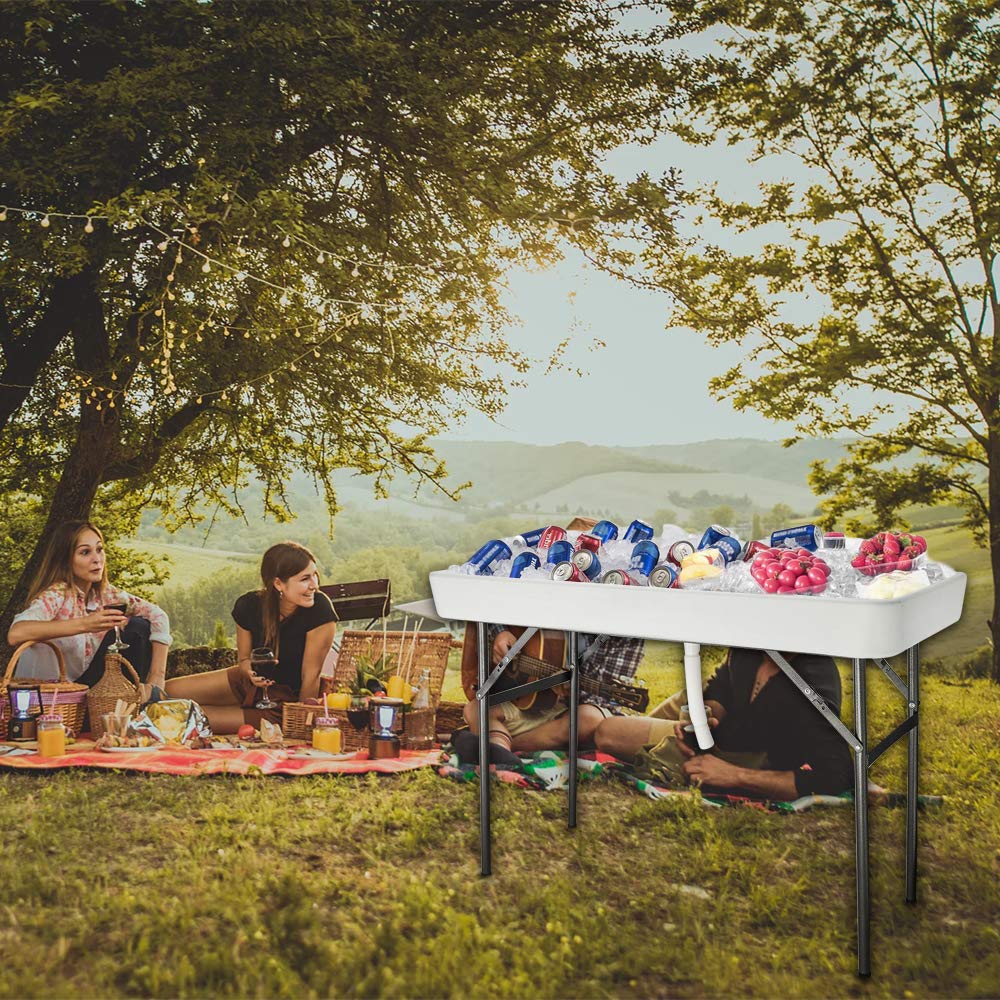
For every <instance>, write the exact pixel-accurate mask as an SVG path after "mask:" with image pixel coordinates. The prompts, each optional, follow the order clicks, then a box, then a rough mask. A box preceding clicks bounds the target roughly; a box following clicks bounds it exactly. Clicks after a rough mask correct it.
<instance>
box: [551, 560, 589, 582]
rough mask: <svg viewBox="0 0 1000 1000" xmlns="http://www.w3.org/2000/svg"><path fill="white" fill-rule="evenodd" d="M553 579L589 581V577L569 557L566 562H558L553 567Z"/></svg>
mask: <svg viewBox="0 0 1000 1000" xmlns="http://www.w3.org/2000/svg"><path fill="white" fill-rule="evenodd" d="M552 579H553V580H560V581H566V582H569V583H586V582H587V578H586V577H585V576H584V575H583V573H581V572H580V569H579V567H577V566H574V565H573V563H571V562H570V561H569V560H568V559H567V560H565V561H564V562H560V563H556V564H555V566H553V567H552Z"/></svg>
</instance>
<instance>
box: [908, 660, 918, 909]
mask: <svg viewBox="0 0 1000 1000" xmlns="http://www.w3.org/2000/svg"><path fill="white" fill-rule="evenodd" d="M906 674H907V677H906V680H907V688H908V690H907V699H906V700H907V716H908V717H912V716H915V715H916V714H917V712H918V709H919V707H920V647H919V646H914V647H913V648H912V649H908V650H907V651H906ZM918 728H919V723H915V724H914V726H913V728H912V729H911V730H910V731H909V733H908V734H907V737H906V901H907V902H908V903H915V902H916V900H917V766H918V765H917V757H918V749H919V738H918V735H917V734H918Z"/></svg>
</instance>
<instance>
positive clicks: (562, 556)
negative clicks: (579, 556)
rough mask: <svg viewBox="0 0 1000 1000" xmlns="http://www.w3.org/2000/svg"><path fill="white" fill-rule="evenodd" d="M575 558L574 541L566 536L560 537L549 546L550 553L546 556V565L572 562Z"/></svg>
mask: <svg viewBox="0 0 1000 1000" xmlns="http://www.w3.org/2000/svg"><path fill="white" fill-rule="evenodd" d="M572 558H573V543H572V542H571V541H569V540H568V539H566V538H560V539H559V541H557V542H553V543H552V544H551V545H550V546H549V554H548V555H547V556H546V557H545V565H546V566H554V565H555V564H556V563H561V562H570V560H572Z"/></svg>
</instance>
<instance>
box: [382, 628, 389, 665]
mask: <svg viewBox="0 0 1000 1000" xmlns="http://www.w3.org/2000/svg"><path fill="white" fill-rule="evenodd" d="M388 625H389V616H388V615H382V666H383V667H384V666H385V653H386V650H385V644H386V639H387V638H388V637H387V635H386V631H385V630H386V628H387V627H388Z"/></svg>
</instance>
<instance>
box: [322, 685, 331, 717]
mask: <svg viewBox="0 0 1000 1000" xmlns="http://www.w3.org/2000/svg"><path fill="white" fill-rule="evenodd" d="M323 708H324V709H325V710H326V711H325V713H324V714H325V715H326V717H327V718H329V717H330V692H329V691H327V692H326V694H325V695H323Z"/></svg>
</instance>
